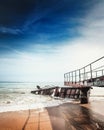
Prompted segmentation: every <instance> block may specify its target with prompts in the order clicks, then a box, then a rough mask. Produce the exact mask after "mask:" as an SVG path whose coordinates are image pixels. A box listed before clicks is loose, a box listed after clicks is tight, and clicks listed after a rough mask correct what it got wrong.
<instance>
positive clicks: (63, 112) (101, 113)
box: [0, 101, 104, 130]
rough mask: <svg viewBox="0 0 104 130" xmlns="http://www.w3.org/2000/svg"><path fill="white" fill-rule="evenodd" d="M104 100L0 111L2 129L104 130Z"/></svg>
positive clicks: (0, 129)
mask: <svg viewBox="0 0 104 130" xmlns="http://www.w3.org/2000/svg"><path fill="white" fill-rule="evenodd" d="M103 108H104V101H92V102H90V103H88V104H80V103H79V102H77V101H73V102H71V103H63V104H60V105H57V106H52V107H45V108H38V109H31V110H30V109H28V110H24V111H23V110H19V111H11V112H2V113H0V130H104V109H103Z"/></svg>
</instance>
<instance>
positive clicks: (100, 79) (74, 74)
mask: <svg viewBox="0 0 104 130" xmlns="http://www.w3.org/2000/svg"><path fill="white" fill-rule="evenodd" d="M64 85H65V86H72V87H85V86H97V87H104V56H103V57H101V58H99V59H97V60H96V61H93V62H92V63H90V64H88V65H86V66H84V67H82V68H80V69H77V70H74V71H70V72H67V73H65V74H64Z"/></svg>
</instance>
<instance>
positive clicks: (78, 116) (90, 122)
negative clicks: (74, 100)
mask: <svg viewBox="0 0 104 130" xmlns="http://www.w3.org/2000/svg"><path fill="white" fill-rule="evenodd" d="M47 109H48V112H49V115H50V119H51V122H52V126H53V130H58V129H60V130H104V116H102V115H100V114H97V113H95V112H92V110H90V109H89V108H85V107H83V106H80V105H79V104H71V103H70V104H68V103H66V104H64V105H60V106H58V107H54V108H47ZM56 122H57V124H56ZM55 124H56V125H55Z"/></svg>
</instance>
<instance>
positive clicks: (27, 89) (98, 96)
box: [0, 82, 104, 112]
mask: <svg viewBox="0 0 104 130" xmlns="http://www.w3.org/2000/svg"><path fill="white" fill-rule="evenodd" d="M37 85H39V86H40V87H44V86H45V85H52V86H53V85H58V86H63V83H59V82H57V83H56V82H48V83H45V82H42V83H37V82H35V83H18V82H17V83H16V82H15V83H14V82H11V83H10V82H2V83H0V112H5V111H15V110H25V109H35V108H43V107H48V106H53V105H59V104H61V103H63V102H71V101H72V100H71V99H63V100H55V99H52V98H51V97H49V96H42V95H35V94H31V91H32V90H35V89H36V86H37ZM90 100H104V88H100V87H93V89H91V94H90Z"/></svg>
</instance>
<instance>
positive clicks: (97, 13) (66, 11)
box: [0, 0, 104, 82]
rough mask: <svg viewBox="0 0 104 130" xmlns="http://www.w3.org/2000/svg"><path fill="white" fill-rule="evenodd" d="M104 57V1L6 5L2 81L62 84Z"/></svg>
mask: <svg viewBox="0 0 104 130" xmlns="http://www.w3.org/2000/svg"><path fill="white" fill-rule="evenodd" d="M102 56H104V0H1V1H0V81H28V82H31V81H32V82H40V81H42V82H44V81H46V82H49V81H50V82H51V81H55V82H60V81H61V82H63V81H64V77H63V76H64V73H66V72H69V71H72V70H75V69H79V68H81V67H83V66H85V65H87V64H89V63H90V62H92V61H94V60H96V59H98V58H100V57H102Z"/></svg>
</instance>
